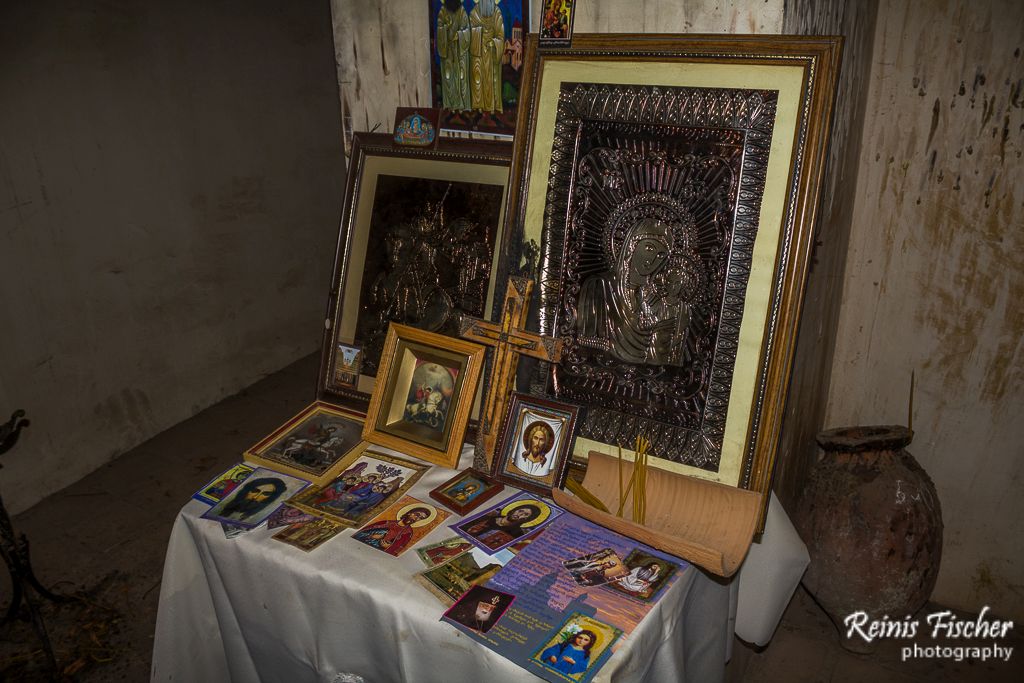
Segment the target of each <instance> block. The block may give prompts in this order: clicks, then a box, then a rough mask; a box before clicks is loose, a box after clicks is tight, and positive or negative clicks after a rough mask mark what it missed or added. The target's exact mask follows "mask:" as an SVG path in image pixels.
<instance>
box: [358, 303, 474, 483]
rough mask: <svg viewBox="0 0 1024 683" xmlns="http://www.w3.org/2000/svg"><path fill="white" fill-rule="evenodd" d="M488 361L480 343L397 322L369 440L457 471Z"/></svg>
mask: <svg viewBox="0 0 1024 683" xmlns="http://www.w3.org/2000/svg"><path fill="white" fill-rule="evenodd" d="M483 360H484V347H483V346H480V345H479V344H474V343H472V342H468V341H465V340H462V339H454V338H452V337H446V336H444V335H440V334H436V333H434V332H424V331H423V330H418V329H416V328H414V327H408V326H406V325H396V324H394V323H392V324H391V326H390V327H389V328H388V334H387V338H386V339H385V341H384V350H383V352H382V353H381V364H380V372H379V374H378V376H377V377H378V383H377V387H376V389H375V390H374V392H373V396H372V397H371V399H370V408H369V410H368V411H367V414H366V424H365V425H364V427H363V439H365V440H366V441H369V442H370V443H375V444H378V445H380V446H386V447H388V448H394V449H395V450H398V451H401V452H403V453H407V454H409V455H413V456H415V457H417V458H421V459H423V460H426V461H427V462H432V463H435V464H437V465H444V466H445V467H455V464H456V463H457V462H458V460H459V452H460V451H461V450H462V441H463V437H464V436H465V432H466V424H467V423H468V421H469V412H470V410H471V408H472V407H473V398H474V396H475V395H476V388H477V382H478V381H479V379H480V371H481V369H482V367H483Z"/></svg>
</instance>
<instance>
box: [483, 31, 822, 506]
mask: <svg viewBox="0 0 1024 683" xmlns="http://www.w3.org/2000/svg"><path fill="white" fill-rule="evenodd" d="M841 42H842V41H841V39H840V38H836V37H820V36H807V37H802V36H726V35H714V36H712V35H653V34H650V35H611V34H601V35H597V34H594V35H584V34H577V35H575V36H573V42H572V47H571V48H568V49H564V50H552V51H538V50H537V45H536V40H535V39H534V37H533V36H530V40H528V41H527V57H526V67H525V68H524V77H523V87H522V91H521V93H520V94H521V98H522V103H523V107H524V108H523V110H522V111H523V116H521V117H520V120H519V126H518V128H517V131H516V138H515V141H516V148H515V152H514V154H513V160H512V172H511V181H510V184H509V199H508V205H509V207H510V208H509V216H508V218H507V219H506V224H507V229H506V235H507V239H506V241H505V243H504V244H503V247H502V262H504V263H508V264H516V265H518V264H521V263H523V262H526V263H527V265H529V266H530V267H531V270H529V271H528V275H529V276H530V277H532V278H533V279H535V280H536V281H537V282H538V283H539V284H538V287H537V288H536V290H535V292H534V294H533V299H532V301H531V316H530V320H535V321H536V323H534V324H533V326H531V327H530V331H533V332H538V333H540V334H544V335H548V336H553V337H555V338H556V339H559V340H560V341H562V342H563V347H562V355H561V358H560V360H559V362H558V363H545V362H535V363H534V366H535V367H533V368H525V369H524V371H523V373H524V374H528V375H529V378H528V379H524V380H522V381H521V382H520V384H519V387H520V388H525V387H526V386H530V387H531V388H535V387H541V388H540V389H539V390H540V391H543V392H544V393H546V394H547V395H550V396H552V397H554V398H558V399H560V400H567V401H571V402H575V403H579V404H581V405H583V406H585V407H586V408H587V413H586V416H585V417H584V418H583V419H582V420H581V425H580V428H579V432H578V438H577V442H576V449H575V452H576V455H577V456H578V457H582V458H585V457H586V454H587V453H589V452H590V451H599V452H603V453H607V454H611V455H614V454H615V453H616V444H617V443H621V444H622V445H623V446H624V447H626V446H630V445H632V444H633V443H634V441H635V439H636V437H637V436H638V435H643V436H645V437H646V438H647V439H650V440H651V442H652V443H653V445H652V448H651V450H650V451H649V452H650V454H651V455H652V456H653V457H652V458H651V462H652V464H655V462H657V466H660V467H664V468H665V469H668V470H671V471H674V472H678V473H681V474H685V475H688V476H694V477H698V478H702V479H707V480H711V481H715V482H720V483H723V484H726V485H728V486H731V487H739V488H745V489H751V490H754V491H757V492H760V493H765V494H766V493H767V491H768V488H769V485H770V482H771V474H772V470H773V468H774V462H775V457H776V448H777V445H778V440H779V433H780V429H781V422H782V415H783V410H784V407H785V402H786V394H787V390H788V384H789V377H790V373H791V365H792V361H793V353H794V349H795V345H796V332H797V325H798V321H799V317H800V310H801V305H802V298H803V293H804V288H805V285H806V281H807V274H808V267H809V264H810V260H811V252H812V245H813V242H814V240H813V232H814V227H815V222H816V218H817V212H818V205H819V199H820V193H821V182H822V175H823V172H824V166H825V159H826V150H827V143H828V139H829V129H830V122H831V117H832V106H833V100H834V96H835V88H836V80H837V77H838V66H839V53H840V46H841ZM527 114H528V115H527ZM641 247H643V248H646V249H648V250H649V251H650V252H651V254H646V253H644V254H642V255H641ZM648 257H649V262H645V263H641V262H640V261H639V260H638V259H641V258H648ZM673 287H674V288H675V289H674V290H673ZM631 288H632V289H631ZM626 455H627V457H632V453H631V452H627V454H626ZM764 500H765V501H767V496H765V497H764Z"/></svg>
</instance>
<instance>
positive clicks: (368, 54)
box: [331, 0, 783, 131]
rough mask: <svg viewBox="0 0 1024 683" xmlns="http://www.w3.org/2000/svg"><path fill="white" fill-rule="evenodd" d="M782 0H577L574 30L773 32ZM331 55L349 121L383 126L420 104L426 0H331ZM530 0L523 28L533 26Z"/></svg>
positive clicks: (359, 126) (424, 91) (424, 88)
mask: <svg viewBox="0 0 1024 683" xmlns="http://www.w3.org/2000/svg"><path fill="white" fill-rule="evenodd" d="M782 7H783V0H692V1H687V2H680V0H594V1H591V2H583V3H580V10H579V15H578V16H577V17H576V23H575V30H576V31H577V32H579V33H588V32H599V33H613V32H615V33H779V32H780V31H781V30H782ZM331 8H332V15H333V22H334V44H335V58H336V60H337V64H338V81H339V84H340V91H341V97H342V99H343V100H344V108H345V111H346V112H348V113H349V115H350V116H351V117H352V129H353V130H356V131H367V130H371V129H373V128H374V126H380V129H381V130H385V131H390V130H391V127H392V125H393V123H394V121H393V119H394V115H395V107H400V106H402V107H411V106H421V107H422V106H428V105H429V104H430V101H431V99H430V98H431V95H430V62H429V56H430V34H429V30H430V23H431V20H430V18H429V17H428V16H427V14H428V3H427V2H426V0H423V1H422V2H420V0H402V2H386V3H377V2H365V1H363V0H331ZM539 8H540V2H539V0H535V2H533V11H532V13H531V17H530V31H531V32H534V33H535V32H536V31H537V23H538V19H537V17H539V16H540V14H539V11H540V10H539Z"/></svg>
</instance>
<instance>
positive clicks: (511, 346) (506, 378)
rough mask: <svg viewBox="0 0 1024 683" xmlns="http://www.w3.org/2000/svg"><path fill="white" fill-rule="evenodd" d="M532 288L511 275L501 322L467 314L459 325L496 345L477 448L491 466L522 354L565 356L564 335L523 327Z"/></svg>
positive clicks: (551, 357) (548, 358)
mask: <svg viewBox="0 0 1024 683" xmlns="http://www.w3.org/2000/svg"><path fill="white" fill-rule="evenodd" d="M532 290H533V280H529V279H527V278H523V277H510V278H509V281H508V287H507V288H506V290H505V305H504V306H503V307H502V309H501V323H500V324H497V323H490V322H486V321H484V320H479V319H477V318H471V317H469V316H466V317H464V318H463V319H462V323H461V325H460V326H459V335H460V336H462V337H464V338H466V339H471V340H473V341H475V342H479V343H481V344H485V345H487V346H492V347H494V362H493V365H492V368H491V376H490V378H489V381H488V382H487V388H488V391H487V398H486V400H485V402H484V409H483V414H482V415H481V420H480V428H479V430H478V437H477V448H479V449H482V450H483V454H484V458H485V459H486V462H487V467H488V468H490V467H491V465H492V463H493V460H494V448H495V445H496V444H497V441H498V430H499V429H501V420H502V417H503V416H504V414H505V406H506V404H507V403H508V398H509V395H510V394H511V393H512V391H513V390H514V389H515V382H516V367H517V366H518V365H519V356H520V355H525V356H531V357H533V358H539V359H540V360H546V361H550V362H552V363H557V362H558V360H559V359H560V358H561V356H562V341H561V340H560V339H555V338H553V337H543V336H541V335H539V334H534V333H532V332H527V331H526V330H524V329H522V327H523V325H524V324H525V323H526V313H527V308H528V307H529V303H530V292H531V291H532Z"/></svg>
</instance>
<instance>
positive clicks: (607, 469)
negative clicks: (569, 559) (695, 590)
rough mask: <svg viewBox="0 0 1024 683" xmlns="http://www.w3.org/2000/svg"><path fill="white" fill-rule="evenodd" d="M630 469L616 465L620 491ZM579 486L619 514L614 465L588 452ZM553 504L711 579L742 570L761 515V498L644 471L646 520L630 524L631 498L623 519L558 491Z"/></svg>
mask: <svg viewBox="0 0 1024 683" xmlns="http://www.w3.org/2000/svg"><path fill="white" fill-rule="evenodd" d="M632 474H633V463H631V462H623V463H622V478H623V486H625V484H626V482H628V481H629V478H630V476H632ZM583 486H584V487H585V488H586V489H587V490H588V491H590V492H591V493H592V494H594V495H595V496H596V497H597V498H598V499H599V500H600V501H601V502H602V503H604V505H605V506H606V507H607V508H608V509H609V510H611V511H612V513H614V512H615V511H616V510H618V508H619V461H618V459H617V458H615V457H613V456H610V455H607V454H605V453H600V452H597V451H591V452H590V456H589V460H588V463H587V474H586V476H585V478H584V480H583ZM551 493H552V497H553V498H554V501H555V502H556V503H557V504H558V505H561V506H562V507H563V508H565V509H566V510H569V511H570V512H572V513H573V514H576V515H579V516H580V517H583V518H585V519H589V520H590V521H592V522H595V523H596V524H600V525H601V526H603V527H607V528H608V529H611V530H612V531H615V532H617V533H620V534H623V535H625V536H629V537H630V538H635V539H636V540H638V541H640V542H641V543H646V544H647V545H650V546H653V547H655V548H657V549H658V550H663V551H665V552H667V553H671V554H672V555H675V556H677V557H681V558H683V559H684V560H687V561H689V562H692V563H693V564H696V565H698V566H700V567H703V568H704V569H706V570H708V571H709V572H711V573H712V574H716V575H717V576H723V577H729V576H732V575H733V574H734V573H736V570H737V569H739V568H740V565H741V564H743V558H744V557H746V555H747V550H749V549H750V543H751V542H752V541H753V538H754V530H755V528H756V526H757V518H758V514H759V512H760V510H761V494H760V493H756V492H754V491H747V490H745V489H738V488H734V487H732V486H726V485H724V484H718V483H715V482H711V481H706V480H703V479H695V478H693V477H687V476H684V475H681V474H675V473H673V472H667V471H665V470H661V469H656V468H653V467H652V468H649V469H648V470H647V519H646V520H645V524H643V525H640V524H637V523H635V522H633V521H632V519H630V512H631V511H632V507H633V506H632V493H630V495H628V496H627V497H626V501H625V505H624V506H623V508H622V510H623V517H617V516H615V514H609V513H606V512H602V511H600V510H598V509H597V508H593V507H591V506H589V505H587V504H586V503H584V502H583V501H581V500H580V499H579V498H577V497H575V496H573V495H571V494H569V493H567V492H565V491H561V490H559V489H554V490H552V492H551Z"/></svg>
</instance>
